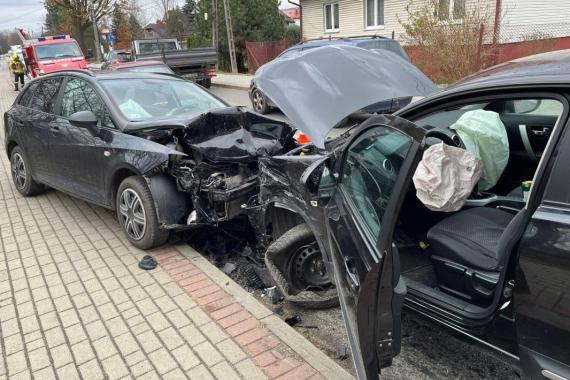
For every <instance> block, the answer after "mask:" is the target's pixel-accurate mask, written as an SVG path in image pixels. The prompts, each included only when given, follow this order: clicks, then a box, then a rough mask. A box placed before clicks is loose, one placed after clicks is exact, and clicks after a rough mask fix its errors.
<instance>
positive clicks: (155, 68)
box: [118, 65, 174, 74]
mask: <svg viewBox="0 0 570 380" xmlns="http://www.w3.org/2000/svg"><path fill="white" fill-rule="evenodd" d="M118 70H121V71H130V72H134V73H163V74H173V73H174V72H173V71H172V70H170V67H168V66H166V65H147V66H133V67H119V68H118Z"/></svg>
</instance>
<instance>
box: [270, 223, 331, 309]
mask: <svg viewBox="0 0 570 380" xmlns="http://www.w3.org/2000/svg"><path fill="white" fill-rule="evenodd" d="M313 244H314V245H316V240H315V236H314V234H313V231H311V229H310V227H309V226H308V225H307V224H305V223H303V224H299V225H297V226H295V227H293V228H291V229H290V230H289V231H287V232H285V233H284V234H283V235H281V236H280V237H279V238H278V239H277V240H275V242H273V243H272V244H271V245H270V246H269V248H268V249H267V252H266V253H265V265H266V267H267V269H268V270H269V273H270V274H271V277H272V278H273V280H274V281H275V283H276V285H277V287H278V288H279V290H280V291H281V292H282V293H283V295H284V296H285V299H286V300H287V301H289V302H292V303H294V304H296V305H298V306H301V307H305V308H311V309H324V308H330V307H335V306H338V305H339V300H338V294H337V291H336V289H335V288H334V287H333V286H332V283H330V282H331V281H330V280H328V282H329V283H328V284H327V285H325V284H323V287H322V289H319V290H316V289H307V288H306V286H304V285H306V284H301V283H300V280H299V279H298V278H294V273H293V272H294V271H292V270H291V266H292V265H296V264H298V262H297V260H298V259H299V257H300V256H299V255H298V254H297V253H298V252H299V251H300V250H301V251H302V250H303V249H304V248H305V247H308V246H312V245H313ZM316 250H317V252H316V253H317V254H319V253H320V251H319V249H318V246H317V248H316ZM321 260H322V256H321Z"/></svg>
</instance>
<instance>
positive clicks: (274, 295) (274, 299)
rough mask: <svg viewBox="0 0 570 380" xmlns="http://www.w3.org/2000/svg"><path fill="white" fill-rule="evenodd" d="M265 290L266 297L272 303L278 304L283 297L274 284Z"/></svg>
mask: <svg viewBox="0 0 570 380" xmlns="http://www.w3.org/2000/svg"><path fill="white" fill-rule="evenodd" d="M266 292H267V297H269V300H270V301H271V303H272V304H273V305H276V304H278V303H279V302H281V301H283V299H284V297H283V293H281V291H280V290H279V289H278V288H277V287H276V286H274V287H272V288H267V289H266Z"/></svg>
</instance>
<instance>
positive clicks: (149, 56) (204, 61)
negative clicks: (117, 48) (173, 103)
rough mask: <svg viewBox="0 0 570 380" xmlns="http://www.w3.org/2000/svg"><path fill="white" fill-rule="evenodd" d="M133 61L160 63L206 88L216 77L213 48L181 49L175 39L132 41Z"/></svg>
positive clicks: (215, 59)
mask: <svg viewBox="0 0 570 380" xmlns="http://www.w3.org/2000/svg"><path fill="white" fill-rule="evenodd" d="M132 53H133V57H134V60H135V61H149V60H150V61H157V60H158V61H162V62H164V63H165V64H167V65H168V66H169V67H170V68H171V69H172V71H174V72H175V73H176V74H178V75H180V76H182V77H184V78H186V79H190V80H192V81H194V82H196V83H198V84H200V85H202V86H204V87H206V88H209V87H210V85H211V84H212V77H214V76H216V64H217V63H218V53H217V52H216V49H215V48H214V47H200V48H193V49H183V48H182V47H181V46H180V44H179V43H178V40H177V39H176V38H158V39H141V40H134V41H133V44H132Z"/></svg>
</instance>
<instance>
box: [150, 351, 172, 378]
mask: <svg viewBox="0 0 570 380" xmlns="http://www.w3.org/2000/svg"><path fill="white" fill-rule="evenodd" d="M148 357H149V359H150V361H151V362H152V364H154V366H155V367H156V370H157V371H158V373H159V374H161V375H164V374H165V373H167V372H170V371H171V370H173V369H174V368H176V367H177V366H178V364H177V363H176V361H174V359H173V358H172V356H171V355H170V354H169V353H168V351H167V350H166V349H164V348H161V349H159V350H156V351H154V352H153V353H151V354H149V355H148Z"/></svg>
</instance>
